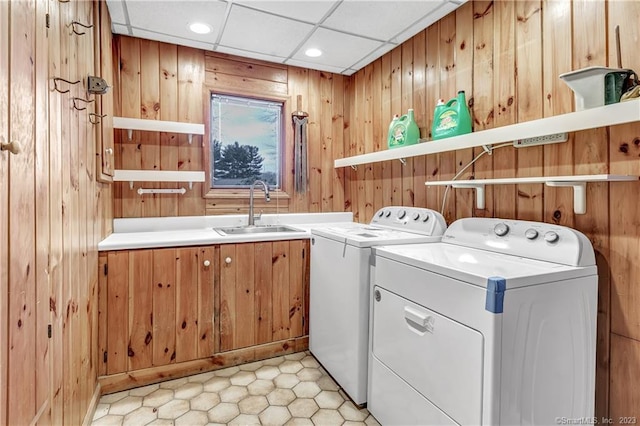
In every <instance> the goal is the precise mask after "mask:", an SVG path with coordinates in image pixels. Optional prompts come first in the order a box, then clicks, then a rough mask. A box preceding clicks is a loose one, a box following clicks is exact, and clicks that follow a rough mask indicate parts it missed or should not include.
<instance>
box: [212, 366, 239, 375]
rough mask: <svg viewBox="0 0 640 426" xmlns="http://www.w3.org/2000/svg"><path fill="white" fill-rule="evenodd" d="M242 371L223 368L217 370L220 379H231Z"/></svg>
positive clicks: (234, 368)
mask: <svg viewBox="0 0 640 426" xmlns="http://www.w3.org/2000/svg"><path fill="white" fill-rule="evenodd" d="M238 371H240V368H239V367H229V368H223V369H222V370H216V376H218V377H231V376H233V375H234V374H236V373H237V372H238Z"/></svg>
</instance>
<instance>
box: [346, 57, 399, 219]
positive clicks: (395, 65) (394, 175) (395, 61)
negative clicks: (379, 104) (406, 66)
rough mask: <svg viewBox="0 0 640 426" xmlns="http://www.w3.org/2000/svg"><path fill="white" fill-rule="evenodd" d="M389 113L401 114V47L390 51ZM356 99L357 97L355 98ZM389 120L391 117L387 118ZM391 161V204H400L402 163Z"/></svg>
mask: <svg viewBox="0 0 640 426" xmlns="http://www.w3.org/2000/svg"><path fill="white" fill-rule="evenodd" d="M390 93H391V115H392V117H393V115H395V114H398V116H401V115H402V47H400V46H398V47H396V48H395V49H393V50H392V51H391V91H390ZM356 101H357V99H356ZM389 120H391V118H390V119H389ZM390 163H391V205H394V206H401V205H402V163H400V162H399V161H395V160H392V161H390Z"/></svg>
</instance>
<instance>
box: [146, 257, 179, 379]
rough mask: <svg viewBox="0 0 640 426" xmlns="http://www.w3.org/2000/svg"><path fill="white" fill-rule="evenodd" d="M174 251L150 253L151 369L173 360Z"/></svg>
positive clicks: (174, 351)
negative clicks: (151, 309)
mask: <svg viewBox="0 0 640 426" xmlns="http://www.w3.org/2000/svg"><path fill="white" fill-rule="evenodd" d="M175 279H176V250H174V249H162V250H153V312H156V313H160V312H162V315H158V314H156V315H155V316H154V318H153V340H152V343H153V365H154V366H158V365H167V364H170V363H174V362H175V360H176V329H175V323H176V281H175Z"/></svg>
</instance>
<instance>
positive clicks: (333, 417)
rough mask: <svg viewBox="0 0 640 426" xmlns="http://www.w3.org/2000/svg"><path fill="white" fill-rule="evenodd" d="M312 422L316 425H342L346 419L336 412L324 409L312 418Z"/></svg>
mask: <svg viewBox="0 0 640 426" xmlns="http://www.w3.org/2000/svg"><path fill="white" fill-rule="evenodd" d="M311 420H312V421H313V424H315V425H327V426H328V425H341V424H342V423H343V422H344V419H343V418H342V416H341V415H340V413H338V412H337V411H336V410H327V409H326V408H323V409H321V410H318V411H317V412H316V413H315V414H314V415H313V416H312V417H311Z"/></svg>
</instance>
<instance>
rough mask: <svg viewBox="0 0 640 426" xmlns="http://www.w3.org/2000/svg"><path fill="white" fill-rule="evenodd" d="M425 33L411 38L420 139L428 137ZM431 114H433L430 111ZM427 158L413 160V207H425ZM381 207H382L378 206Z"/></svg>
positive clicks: (414, 106)
mask: <svg viewBox="0 0 640 426" xmlns="http://www.w3.org/2000/svg"><path fill="white" fill-rule="evenodd" d="M426 35H427V33H426V31H420V32H419V33H418V34H416V36H415V37H414V38H413V103H412V105H413V114H414V116H415V118H416V123H417V124H418V128H419V129H420V138H422V139H426V138H428V137H429V128H428V126H427V125H428V121H429V120H428V116H429V113H430V111H429V110H427V109H426V106H427V93H426V80H425V78H426V54H427V48H426ZM431 113H433V112H432V111H431ZM426 174H427V158H426V157H425V156H422V157H415V158H414V159H413V205H414V206H416V207H426V206H427V187H426V186H425V182H426V181H427V177H426ZM378 207H382V206H378Z"/></svg>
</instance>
